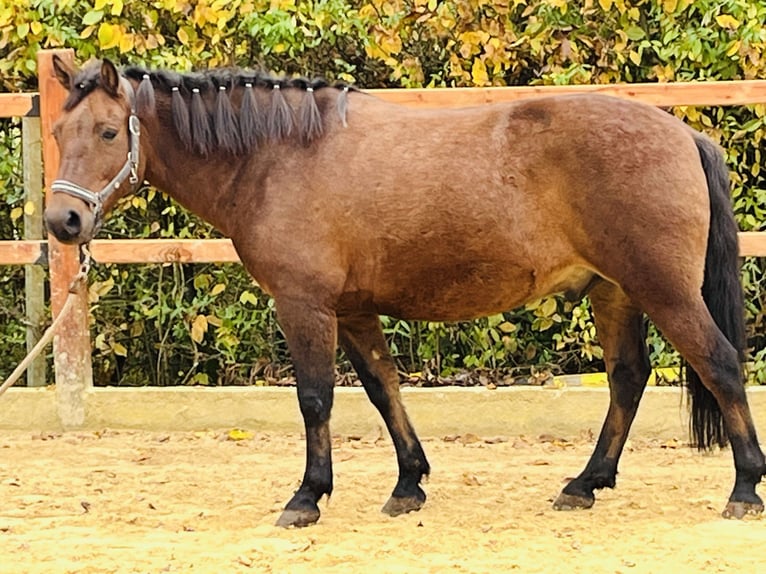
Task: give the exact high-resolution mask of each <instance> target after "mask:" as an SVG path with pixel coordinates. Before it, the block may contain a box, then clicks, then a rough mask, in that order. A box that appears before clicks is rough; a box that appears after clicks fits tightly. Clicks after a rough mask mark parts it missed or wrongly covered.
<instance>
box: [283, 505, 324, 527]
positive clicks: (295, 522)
mask: <svg viewBox="0 0 766 574" xmlns="http://www.w3.org/2000/svg"><path fill="white" fill-rule="evenodd" d="M317 520H319V510H289V509H288V510H285V511H284V512H282V516H280V517H279V520H277V526H281V527H282V528H303V527H304V526H311V525H312V524H315V523H316V521H317Z"/></svg>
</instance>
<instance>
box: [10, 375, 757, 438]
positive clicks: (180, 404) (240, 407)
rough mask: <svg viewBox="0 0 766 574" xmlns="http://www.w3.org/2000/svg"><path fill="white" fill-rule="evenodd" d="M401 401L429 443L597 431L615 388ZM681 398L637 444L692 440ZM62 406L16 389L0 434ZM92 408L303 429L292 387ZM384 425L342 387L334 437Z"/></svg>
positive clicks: (147, 419) (186, 425) (356, 393)
mask: <svg viewBox="0 0 766 574" xmlns="http://www.w3.org/2000/svg"><path fill="white" fill-rule="evenodd" d="M402 394H403V397H404V404H405V406H406V407H407V411H408V413H409V414H410V417H411V419H412V421H413V424H414V425H415V428H416V429H417V431H418V433H419V435H420V436H422V437H429V436H436V437H439V436H444V435H449V434H465V433H474V434H477V435H480V436H497V435H501V436H514V435H521V434H525V435H530V436H537V435H541V434H553V435H557V436H563V437H567V436H574V435H577V434H578V433H580V432H581V431H582V430H586V429H591V430H593V432H594V433H597V432H598V430H599V429H600V428H601V423H602V421H603V419H604V415H605V413H606V409H607V406H608V404H609V391H608V389H603V388H587V387H579V388H562V389H547V388H530V387H508V388H498V389H494V390H488V389H485V388H483V387H469V388H461V387H445V388H429V389H422V388H404V389H402ZM681 397H682V393H681V389H679V388H675V387H656V388H649V389H647V391H646V393H645V394H644V398H643V400H642V403H641V408H640V409H639V412H638V415H637V417H636V421H635V424H634V425H633V431H632V436H634V437H642V438H660V439H663V438H673V437H676V438H679V439H685V438H686V437H687V428H688V427H687V424H688V422H687V420H688V417H687V413H686V407H685V406H684V405H683V404H682V402H681ZM55 399H56V393H55V392H54V391H53V390H52V389H49V388H42V389H24V388H19V389H11V390H9V391H8V393H6V395H5V396H4V397H3V398H2V399H1V400H0V413H1V414H0V429H7V430H30V431H39V430H62V429H61V423H60V422H59V419H58V416H57V414H56V402H55ZM748 399H749V402H750V407H751V409H752V412H753V417H754V419H755V423H756V426H757V428H759V429H760V430H761V432H762V433H766V388H764V387H752V388H749V389H748ZM85 407H86V413H85V424H84V425H83V427H81V428H83V429H85V430H98V429H103V428H115V429H143V430H155V431H190V430H205V429H228V428H244V429H248V430H255V431H261V432H302V430H303V424H302V421H301V417H300V412H299V410H298V401H297V399H296V396H295V389H294V388H274V387H226V388H211V389H207V388H186V387H170V388H148V387H147V388H130V389H126V388H99V389H94V390H92V391H90V392H89V393H88V394H87V397H86V401H85ZM379 425H381V426H382V421H381V419H380V416H379V415H378V413H377V412H376V411H375V409H374V408H373V407H372V405H371V404H370V402H369V401H368V400H367V396H366V395H365V394H364V391H363V390H362V389H359V388H349V387H338V388H336V390H335V406H334V408H333V419H332V430H333V432H334V433H337V434H346V435H347V434H362V435H363V434H366V433H369V432H370V431H371V430H374V429H376V428H377V427H378V426H379Z"/></svg>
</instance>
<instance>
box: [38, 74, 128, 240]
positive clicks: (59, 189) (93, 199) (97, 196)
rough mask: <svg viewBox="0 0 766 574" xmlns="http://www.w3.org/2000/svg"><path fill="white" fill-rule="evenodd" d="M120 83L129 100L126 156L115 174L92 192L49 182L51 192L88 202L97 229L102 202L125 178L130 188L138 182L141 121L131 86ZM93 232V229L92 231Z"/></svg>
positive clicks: (70, 184) (64, 182)
mask: <svg viewBox="0 0 766 574" xmlns="http://www.w3.org/2000/svg"><path fill="white" fill-rule="evenodd" d="M120 84H121V85H122V87H123V89H124V90H125V94H126V95H127V97H128V100H129V101H130V117H129V118H128V143H129V149H128V158H127V160H125V164H124V165H123V166H122V169H120V171H119V172H118V173H117V175H116V176H114V178H113V179H112V181H110V182H109V183H107V184H106V185H105V186H104V187H103V188H102V189H101V190H100V191H97V192H94V191H91V190H90V189H88V188H86V187H83V186H81V185H78V184H76V183H74V182H71V181H68V180H66V179H57V180H55V181H54V182H53V183H52V184H51V191H52V192H53V193H66V194H67V195H71V196H72V197H76V198H77V199H81V200H83V201H84V202H85V203H87V204H89V205H90V207H91V209H92V210H93V217H94V220H95V221H94V229H95V230H96V231H97V230H98V229H100V228H101V224H102V222H103V217H104V212H103V207H104V203H106V202H107V200H108V199H109V197H110V196H111V195H112V194H113V193H114V192H115V191H117V190H118V189H119V188H120V186H121V185H122V184H123V183H125V180H127V181H128V183H130V185H131V188H135V186H136V184H137V183H138V158H139V155H138V153H139V147H140V146H139V144H140V141H139V140H140V137H141V122H140V121H139V119H138V116H137V115H136V101H135V100H136V98H135V93H134V92H133V86H131V84H130V82H129V81H128V80H127V79H125V78H122V77H121V78H120ZM94 233H95V231H94Z"/></svg>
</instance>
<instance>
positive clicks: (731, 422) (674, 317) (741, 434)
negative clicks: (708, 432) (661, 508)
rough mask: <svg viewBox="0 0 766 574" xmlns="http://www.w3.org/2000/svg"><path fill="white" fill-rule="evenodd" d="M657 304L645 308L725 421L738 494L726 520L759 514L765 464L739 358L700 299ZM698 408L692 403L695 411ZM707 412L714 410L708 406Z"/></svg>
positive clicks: (656, 301)
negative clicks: (756, 488) (759, 485)
mask: <svg viewBox="0 0 766 574" xmlns="http://www.w3.org/2000/svg"><path fill="white" fill-rule="evenodd" d="M655 299H659V301H658V300H654V301H651V302H648V303H647V304H646V305H644V308H645V309H646V311H647V313H648V314H649V317H650V318H651V319H652V320H653V321H654V323H655V324H656V325H657V327H658V328H659V329H660V330H661V331H662V332H663V334H664V335H665V336H666V337H667V338H668V339H669V340H670V342H671V343H673V345H674V346H675V347H676V349H678V351H679V353H681V356H682V357H684V359H686V361H687V362H688V363H689V365H690V366H691V368H693V369H694V370H695V371H696V373H697V374H698V376H699V378H700V380H701V381H702V383H703V384H704V386H705V387H706V388H707V389H708V390H709V391H710V393H711V394H712V395H713V397H714V399H715V402H716V403H717V405H718V407H719V409H720V415H721V416H722V417H723V423H724V426H725V430H726V435H727V436H728V439H729V443H730V444H731V450H732V454H733V455H734V468H735V471H736V475H735V481H734V489H733V491H732V493H731V496H730V497H729V502H728V504H727V506H726V508H725V509H724V511H723V515H724V517H726V518H732V517H736V518H742V517H743V516H744V515H746V514H759V513H761V512H763V510H764V506H763V501H762V500H761V498H760V497H759V496H758V494H756V492H755V486H756V484H758V483H759V482H760V481H761V477H762V476H763V475H766V460H765V459H764V455H763V452H762V451H761V448H760V446H759V444H758V438H757V436H756V432H755V426H754V425H753V420H752V417H751V415H750V408H749V407H748V404H747V396H746V394H745V386H744V384H743V381H742V371H741V368H740V360H739V357H738V353H737V351H736V350H735V348H734V347H733V346H732V344H731V343H730V342H729V341H728V340H727V338H726V337H725V336H724V335H723V333H722V332H721V331H720V329H719V328H718V326H717V325H716V324H715V322H714V321H713V318H712V317H711V315H710V313H709V311H708V308H707V306H706V305H705V303H704V302H703V300H702V298H701V297H699V296H697V298H693V297H689V298H687V299H685V300H680V301H679V300H677V301H675V302H673V301H671V300H670V298H665V299H662V298H655ZM695 408H698V407H697V406H696V405H695V401H694V400H693V401H692V411H694V410H695ZM702 408H704V409H705V410H708V411H710V410H711V407H710V406H709V405H706V406H704V407H702ZM708 414H709V413H708ZM702 424H703V425H704V422H703V423H702ZM695 430H696V434H697V436H698V437H700V436H702V435H701V431H702V429H700V428H696V429H695ZM698 440H700V441H702V444H699V445H698V446H699V447H700V448H706V447H709V446H712V445H711V444H707V443H706V442H704V438H702V439H700V438H698ZM708 441H710V439H708Z"/></svg>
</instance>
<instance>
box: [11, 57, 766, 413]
mask: <svg viewBox="0 0 766 574" xmlns="http://www.w3.org/2000/svg"><path fill="white" fill-rule="evenodd" d="M54 54H58V55H59V57H61V58H64V59H66V60H69V61H73V59H74V56H73V53H72V51H71V50H43V51H41V52H40V53H39V54H38V60H37V61H38V74H39V94H0V117H17V116H21V117H23V118H25V119H24V120H23V123H24V126H25V127H24V130H23V139H24V150H25V152H24V159H25V174H26V173H29V174H30V175H29V177H25V186H27V190H28V191H32V192H33V191H34V188H36V187H37V188H40V187H41V185H40V183H35V180H36V179H35V178H37V180H39V175H38V176H36V175H35V174H39V172H40V169H39V159H38V158H39V156H40V146H38V147H35V145H34V141H35V140H36V139H40V140H41V143H42V145H41V149H42V159H43V163H42V165H43V167H44V170H43V173H44V182H45V187H46V189H47V190H48V191H47V193H50V189H49V184H50V183H51V182H52V181H53V179H54V178H55V175H56V171H57V170H58V163H59V157H58V150H57V148H56V145H55V142H54V140H53V138H52V137H51V136H50V134H51V127H52V124H53V122H54V121H55V118H56V117H57V115H58V113H59V110H60V109H61V106H62V103H63V101H64V99H65V97H66V93H65V91H64V89H63V88H62V87H61V86H60V85H59V83H58V81H57V80H56V79H55V77H54V75H53V67H52V58H53V55H54ZM582 92H598V93H602V94H609V95H613V96H618V97H622V98H627V99H633V100H639V101H642V102H646V103H649V104H653V105H656V106H663V107H671V106H718V105H725V106H730V105H746V104H756V103H766V80H753V81H730V82H695V83H670V84H615V85H600V86H592V85H591V86H519V87H505V88H445V89H408V90H370V93H373V94H375V95H376V96H379V97H381V98H383V99H386V100H388V101H391V102H396V103H399V104H403V105H409V106H417V107H456V106H469V105H482V104H487V103H494V102H507V101H513V100H518V99H521V98H526V97H531V96H546V95H552V94H571V93H582ZM38 117H39V120H38V119H37V118H38ZM39 134H42V136H41V138H40V135H39ZM27 163H29V165H26V164H27ZM35 165H38V167H37V168H36V169H35V167H34V166H35ZM31 200H32V201H36V200H35V199H34V198H33V197H32V198H31ZM30 211H31V210H30ZM40 211H41V210H40V209H37V213H38V216H39V213H40ZM39 225H40V223H39V220H37V221H33V220H31V219H30V220H29V221H25V239H24V240H16V241H0V265H25V266H26V272H27V277H28V281H27V298H28V301H30V300H31V301H35V300H39V299H40V298H41V293H42V282H43V278H42V277H41V276H40V273H41V270H40V264H44V263H47V264H48V265H49V272H50V285H51V289H50V290H51V308H52V312H53V315H54V316H56V314H57V313H58V312H59V310H60V309H61V307H62V305H63V303H64V300H65V299H66V296H67V292H68V285H69V281H70V279H71V277H73V275H74V274H75V272H76V270H77V267H78V265H79V261H78V254H77V250H76V249H75V248H73V247H71V246H65V245H62V244H60V243H59V242H57V241H56V240H55V239H54V238H52V237H51V238H49V239H48V241H44V240H43V239H42V235H41V234H42V229H41V228H40V227H39ZM36 226H37V227H36ZM91 251H92V253H93V258H94V260H95V261H97V262H99V263H163V262H184V263H186V262H189V263H191V262H195V263H202V262H220V263H224V262H237V261H239V258H238V257H237V254H236V252H235V251H234V248H233V246H232V245H231V242H230V241H229V240H227V239H209V240H176V239H138V240H130V239H128V240H96V241H94V242H93V245H92V249H91ZM740 252H741V254H742V255H743V256H760V257H763V256H766V232H751V233H740ZM40 320H41V317H30V322H31V323H33V324H35V323H37V322H39V321H40ZM60 333H61V334H60V335H57V336H56V338H55V339H54V343H53V344H54V349H53V350H54V368H55V382H56V392H57V395H58V396H57V404H58V408H59V418H60V420H61V423H62V426H64V427H77V426H79V425H80V424H81V423H82V422H83V420H84V408H85V407H84V396H85V391H86V390H87V389H88V388H90V387H91V385H92V376H91V342H90V335H89V332H88V305H87V295H86V294H83V295H82V296H81V297H80V298H79V299H78V301H77V303H76V304H75V306H74V307H73V309H72V312H71V313H70V316H69V318H68V319H67V320H66V322H65V324H64V325H63V328H62V329H61V330H60ZM29 339H30V340H33V339H34V332H30V337H29ZM37 368H38V369H39V368H40V367H39V366H38V367H37ZM43 368H44V366H43ZM35 377H37V380H40V377H41V375H40V373H39V371H38V372H37V373H33V376H32V377H31V378H32V379H34V378H35ZM44 377H45V375H44V372H43V374H42V380H44Z"/></svg>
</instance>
